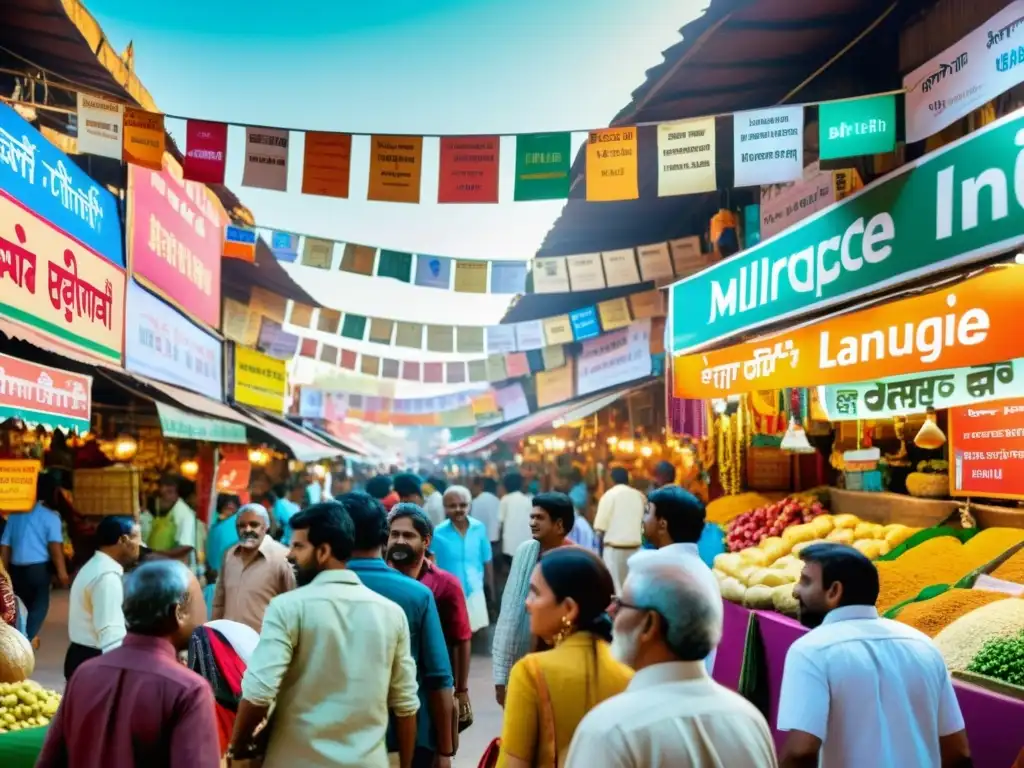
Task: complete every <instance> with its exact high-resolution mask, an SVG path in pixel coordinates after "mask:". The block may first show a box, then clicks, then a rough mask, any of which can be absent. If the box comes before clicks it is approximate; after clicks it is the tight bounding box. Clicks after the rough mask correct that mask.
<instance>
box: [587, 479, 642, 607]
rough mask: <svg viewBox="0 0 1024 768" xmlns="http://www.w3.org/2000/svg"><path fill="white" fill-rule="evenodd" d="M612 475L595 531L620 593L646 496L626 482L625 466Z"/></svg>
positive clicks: (637, 538)
mask: <svg viewBox="0 0 1024 768" xmlns="http://www.w3.org/2000/svg"><path fill="white" fill-rule="evenodd" d="M611 478H612V483H613V485H612V487H611V488H609V489H608V490H607V491H605V492H604V495H603V496H602V497H601V500H600V501H599V502H598V503H597V514H596V515H595V516H594V532H595V533H596V534H597V539H598V546H599V547H600V549H601V556H602V558H604V564H605V565H607V566H608V570H609V571H611V574H612V579H613V580H614V582H615V591H616V593H619V594H621V593H622V585H623V584H625V583H626V576H628V575H629V565H628V563H629V558H630V557H632V555H633V554H634V553H635V552H636V551H637V550H638V549H640V534H641V533H642V531H643V519H644V511H645V510H646V509H647V499H646V498H645V497H644V495H643V494H642V493H640V491H638V490H636V489H635V488H633V487H632V486H631V485H630V484H629V472H627V471H626V469H625V468H624V467H615V468H614V469H612V471H611Z"/></svg>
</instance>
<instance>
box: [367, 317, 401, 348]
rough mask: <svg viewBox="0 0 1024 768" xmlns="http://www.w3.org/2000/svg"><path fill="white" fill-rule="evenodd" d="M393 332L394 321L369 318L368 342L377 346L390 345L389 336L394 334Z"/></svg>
mask: <svg viewBox="0 0 1024 768" xmlns="http://www.w3.org/2000/svg"><path fill="white" fill-rule="evenodd" d="M394 330H395V321H394V320H385V319H384V318H382V317H371V318H370V336H369V340H370V341H372V342H375V343H377V344H390V343H391V334H392V333H394Z"/></svg>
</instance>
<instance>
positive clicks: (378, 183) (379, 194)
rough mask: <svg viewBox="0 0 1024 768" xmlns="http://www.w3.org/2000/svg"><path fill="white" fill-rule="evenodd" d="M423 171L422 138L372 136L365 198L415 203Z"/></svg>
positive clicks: (417, 200) (418, 199)
mask: <svg viewBox="0 0 1024 768" xmlns="http://www.w3.org/2000/svg"><path fill="white" fill-rule="evenodd" d="M422 170H423V137H422V136H371V137H370V185H369V187H368V189H367V191H366V199H367V200H381V201H384V202H388V203H418V202H419V201H420V174H421V172H422Z"/></svg>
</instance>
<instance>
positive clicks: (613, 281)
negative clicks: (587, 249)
mask: <svg viewBox="0 0 1024 768" xmlns="http://www.w3.org/2000/svg"><path fill="white" fill-rule="evenodd" d="M601 263H603V264H604V276H605V280H606V282H607V283H608V287H609V288H615V287H617V286H620V285H636V284H637V283H639V282H640V272H639V270H637V268H636V254H635V253H634V252H633V249H632V248H624V249H622V250H620V251H605V252H604V253H602V254H601Z"/></svg>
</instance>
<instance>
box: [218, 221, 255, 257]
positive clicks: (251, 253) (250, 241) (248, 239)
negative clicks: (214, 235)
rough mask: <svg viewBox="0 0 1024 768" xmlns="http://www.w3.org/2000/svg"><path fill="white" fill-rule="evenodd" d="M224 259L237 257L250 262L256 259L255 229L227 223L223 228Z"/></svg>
mask: <svg viewBox="0 0 1024 768" xmlns="http://www.w3.org/2000/svg"><path fill="white" fill-rule="evenodd" d="M223 256H224V258H226V259H239V260H240V261H248V262H249V263H250V264H252V263H254V262H255V261H256V230H255V229H250V228H249V227H240V226H238V225H237V224H228V225H227V226H226V227H225V228H224V250H223Z"/></svg>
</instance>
